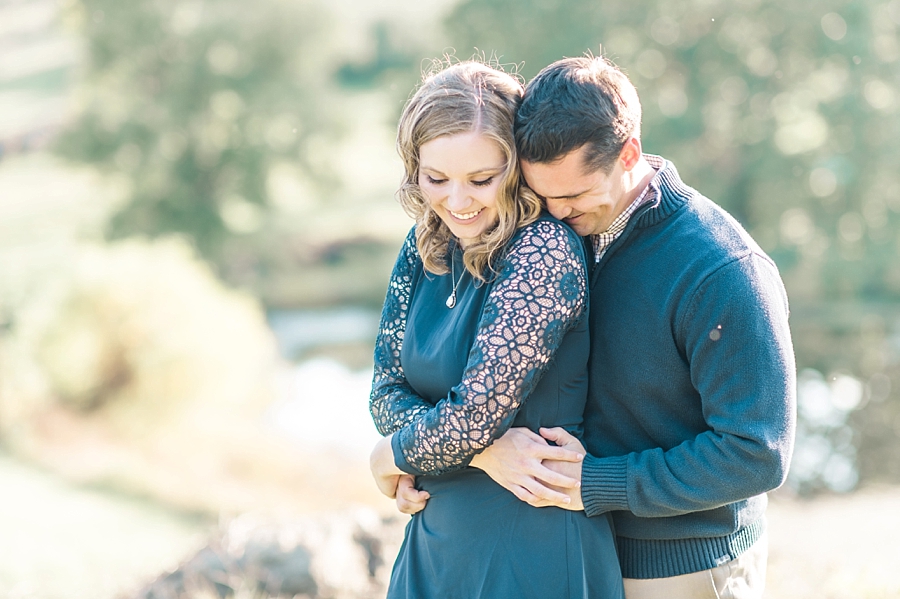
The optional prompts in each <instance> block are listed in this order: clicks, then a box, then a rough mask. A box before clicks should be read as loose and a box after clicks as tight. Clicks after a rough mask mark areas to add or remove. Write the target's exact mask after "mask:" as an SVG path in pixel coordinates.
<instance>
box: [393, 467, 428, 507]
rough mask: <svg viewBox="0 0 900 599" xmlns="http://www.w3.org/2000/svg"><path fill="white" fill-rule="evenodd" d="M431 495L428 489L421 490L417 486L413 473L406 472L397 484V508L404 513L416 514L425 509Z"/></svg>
mask: <svg viewBox="0 0 900 599" xmlns="http://www.w3.org/2000/svg"><path fill="white" fill-rule="evenodd" d="M430 497H431V495H429V494H428V491H420V490H418V489H417V488H416V478H415V477H414V476H412V475H411V474H404V475H402V476H401V477H400V481H399V483H398V484H397V509H398V510H400V512H401V513H404V514H410V515H412V514H415V513H416V512H421V511H422V510H424V509H425V504H426V503H427V502H428V499H429V498H430Z"/></svg>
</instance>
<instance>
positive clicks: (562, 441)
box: [540, 427, 584, 461]
mask: <svg viewBox="0 0 900 599" xmlns="http://www.w3.org/2000/svg"><path fill="white" fill-rule="evenodd" d="M540 431H541V436H542V437H543V438H544V439H547V440H548V441H553V442H554V443H556V445H557V446H560V447H564V448H565V449H566V450H567V451H571V452H574V453H576V454H578V455H579V456H580V457H579V458H578V460H564V461H580V460H581V459H584V445H582V444H581V441H579V440H578V438H577V437H575V435H573V434H572V433H570V432H569V431H567V430H566V429H564V428H561V427H554V428H542V429H540ZM554 459H555V458H554Z"/></svg>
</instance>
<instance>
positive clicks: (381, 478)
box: [369, 435, 404, 511]
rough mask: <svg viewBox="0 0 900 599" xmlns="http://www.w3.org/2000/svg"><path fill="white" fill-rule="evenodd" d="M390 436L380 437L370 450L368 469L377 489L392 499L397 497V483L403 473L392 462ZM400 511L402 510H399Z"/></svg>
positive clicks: (392, 451) (392, 454) (392, 453)
mask: <svg viewBox="0 0 900 599" xmlns="http://www.w3.org/2000/svg"><path fill="white" fill-rule="evenodd" d="M391 437H393V435H388V436H387V437H384V438H382V439H381V440H380V441H379V442H378V443H377V444H376V445H375V449H373V450H372V454H371V455H370V456H369V469H370V470H371V471H372V477H373V478H374V479H375V484H376V485H378V490H379V491H381V492H382V493H384V494H385V495H387V496H388V497H390V498H391V499H394V498H395V497H397V485H398V483H399V482H400V476H401V475H403V474H404V472H403V471H402V470H400V469H399V468H397V466H396V465H395V464H394V450H393V448H392V447H391ZM401 511H402V510H401Z"/></svg>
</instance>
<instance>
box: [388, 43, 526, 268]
mask: <svg viewBox="0 0 900 599" xmlns="http://www.w3.org/2000/svg"><path fill="white" fill-rule="evenodd" d="M523 93H524V89H523V87H522V84H521V83H520V82H519V81H518V80H517V79H516V78H515V77H513V76H512V75H510V74H508V73H505V72H504V71H502V70H501V69H500V68H498V67H494V66H490V65H487V64H484V63H482V62H478V61H474V60H469V61H464V62H459V63H456V64H451V65H449V66H445V65H443V64H440V65H436V67H435V68H433V69H432V72H431V73H430V74H427V75H426V76H425V77H424V79H423V82H422V84H421V86H419V88H418V89H417V90H416V92H415V93H414V94H413V96H412V98H410V100H409V101H408V102H407V103H406V106H405V107H404V108H403V114H402V115H401V116H400V124H399V126H398V128H397V152H398V153H399V154H400V158H401V159H402V160H403V166H404V168H405V174H404V176H403V182H402V183H401V185H400V188H399V189H398V190H397V199H398V200H399V201H400V205H401V206H403V209H404V210H405V211H406V212H407V214H409V215H410V216H411V217H412V218H414V219H415V221H416V246H417V247H418V250H419V254H420V255H421V257H422V262H423V264H424V266H425V269H426V270H427V271H429V272H432V273H434V274H445V273H447V272H448V271H449V267H448V262H447V258H448V256H449V246H450V242H451V240H454V236H453V234H452V233H451V232H450V229H449V228H448V227H447V225H446V224H444V221H442V220H441V218H440V217H439V216H438V215H437V213H435V212H434V210H433V209H432V208H431V205H430V204H429V202H428V200H427V199H426V198H425V195H424V194H423V193H422V190H421V188H420V187H419V149H420V148H421V147H422V145H423V144H425V143H427V142H429V141H431V140H433V139H436V138H438V137H443V136H445V135H456V134H458V133H469V132H472V131H475V132H478V133H480V134H482V135H484V136H485V137H487V138H489V139H492V140H494V141H495V142H496V143H497V144H498V145H499V146H500V148H501V150H502V151H503V154H504V155H505V157H506V168H505V170H504V171H503V173H502V174H500V175H499V177H500V178H501V180H500V186H499V189H498V193H497V213H498V220H497V224H496V225H495V226H494V227H492V228H491V229H489V230H488V231H486V232H485V233H483V234H482V235H481V236H480V237H479V238H478V239H477V240H475V241H474V242H472V243H470V244H469V245H468V246H467V247H466V248H465V250H464V252H463V263H464V264H465V267H466V270H468V271H469V272H470V273H471V274H472V276H474V277H475V278H476V279H478V280H481V281H484V280H486V274H487V273H489V272H493V267H494V263H495V260H496V259H497V258H498V256H500V255H501V254H502V252H503V250H504V248H505V247H506V244H507V243H508V242H509V240H510V239H511V238H512V236H513V234H514V233H515V232H516V230H517V229H518V228H520V227H522V226H524V225H527V224H529V223H531V222H533V221H534V220H536V219H537V217H538V215H539V214H540V211H541V201H540V199H539V198H538V197H537V196H536V195H535V194H534V192H532V191H531V190H530V189H528V188H527V187H526V186H525V185H524V184H523V183H522V181H521V175H520V171H519V161H518V156H517V154H516V143H515V138H514V136H513V123H514V121H515V116H516V109H517V108H518V106H519V102H520V101H521V99H522V95H523Z"/></svg>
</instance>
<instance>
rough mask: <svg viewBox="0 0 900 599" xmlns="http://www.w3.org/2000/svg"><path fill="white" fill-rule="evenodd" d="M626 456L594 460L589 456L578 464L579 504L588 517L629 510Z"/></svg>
mask: <svg viewBox="0 0 900 599" xmlns="http://www.w3.org/2000/svg"><path fill="white" fill-rule="evenodd" d="M627 461H628V456H616V457H611V458H595V457H594V456H592V455H590V454H588V455H586V456H585V457H584V462H583V463H582V465H581V502H582V503H583V504H584V512H585V513H586V514H587V515H588V516H599V515H600V514H605V513H606V512H612V511H615V510H627V509H628V493H627V491H626V481H627V475H626V464H627Z"/></svg>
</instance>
